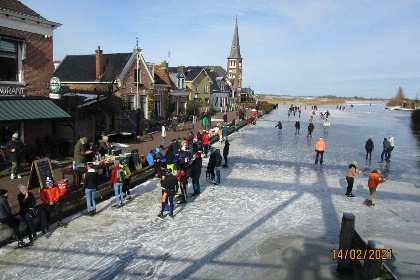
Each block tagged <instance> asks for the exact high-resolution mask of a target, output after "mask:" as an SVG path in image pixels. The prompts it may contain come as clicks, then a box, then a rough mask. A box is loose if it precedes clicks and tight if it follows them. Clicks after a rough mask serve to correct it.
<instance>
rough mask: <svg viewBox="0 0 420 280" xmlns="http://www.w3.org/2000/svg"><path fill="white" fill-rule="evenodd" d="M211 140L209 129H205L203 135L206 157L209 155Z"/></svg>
mask: <svg viewBox="0 0 420 280" xmlns="http://www.w3.org/2000/svg"><path fill="white" fill-rule="evenodd" d="M209 140H210V137H209V135H208V133H207V131H204V135H203V145H204V157H205V158H206V157H207V153H208V151H209Z"/></svg>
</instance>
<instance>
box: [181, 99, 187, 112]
mask: <svg viewBox="0 0 420 280" xmlns="http://www.w3.org/2000/svg"><path fill="white" fill-rule="evenodd" d="M181 113H183V114H186V113H187V98H186V97H181Z"/></svg>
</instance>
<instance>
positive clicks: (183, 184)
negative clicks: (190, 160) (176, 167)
mask: <svg viewBox="0 0 420 280" xmlns="http://www.w3.org/2000/svg"><path fill="white" fill-rule="evenodd" d="M178 182H179V187H180V189H181V198H180V199H179V201H178V203H179V204H182V203H187V197H188V194H187V188H188V179H187V174H186V172H185V170H182V169H181V170H180V171H178Z"/></svg>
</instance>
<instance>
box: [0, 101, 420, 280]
mask: <svg viewBox="0 0 420 280" xmlns="http://www.w3.org/2000/svg"><path fill="white" fill-rule="evenodd" d="M374 105H375V106H367V104H366V105H365V106H354V108H350V104H347V106H346V110H345V111H339V110H336V109H335V106H321V105H320V106H319V110H318V111H317V113H318V112H319V111H320V110H322V111H324V112H325V111H326V110H327V109H328V110H329V111H330V113H331V117H330V120H331V128H330V130H329V133H328V135H324V133H323V128H322V125H321V121H320V119H319V116H316V117H315V130H314V137H313V138H312V139H310V138H309V139H308V138H306V127H307V125H308V119H309V116H310V115H309V114H310V112H311V111H312V110H310V109H309V108H310V106H308V107H309V108H308V109H307V110H303V114H302V118H301V123H302V124H301V131H300V133H301V134H300V135H298V136H295V135H294V132H295V130H294V122H295V120H296V118H295V117H290V118H289V119H288V118H287V106H283V105H279V109H278V110H275V111H273V112H272V113H271V114H270V115H266V116H264V118H263V119H262V120H260V121H258V123H257V125H256V126H249V127H246V128H244V129H242V130H241V131H239V132H237V133H235V134H234V135H232V136H230V140H231V146H230V154H229V168H225V169H222V182H221V184H220V185H218V186H215V185H212V184H210V183H208V182H206V181H205V173H204V170H205V167H206V164H207V159H205V160H204V163H203V172H202V176H201V186H202V194H201V195H200V196H199V197H198V198H195V199H189V202H188V203H187V204H183V205H176V206H175V218H174V220H172V219H169V218H168V217H167V218H166V219H165V221H160V220H156V219H155V217H156V215H157V214H158V213H159V210H160V195H161V189H160V184H159V180H158V179H152V180H149V181H147V182H146V183H144V184H142V185H139V186H136V187H135V188H134V189H133V191H132V193H133V194H134V198H133V199H132V200H130V201H127V203H126V205H125V206H124V207H123V208H121V209H114V208H112V207H111V206H112V204H113V203H114V199H113V198H112V199H109V200H108V201H105V202H103V203H100V204H99V205H98V209H97V212H98V214H97V215H96V216H94V217H89V216H84V215H83V213H80V214H77V215H73V216H71V217H69V218H67V219H66V221H67V222H68V224H69V225H68V228H65V229H64V228H57V229H56V230H54V231H53V233H52V234H51V235H50V236H47V237H45V236H40V237H39V238H38V239H37V240H36V242H35V246H33V247H27V248H24V249H20V250H13V248H14V245H9V246H6V247H3V248H1V249H0V254H1V261H0V271H1V276H0V278H1V279H34V278H36V279H133V278H136V279H258V278H259V279H349V278H340V277H339V276H338V275H337V274H336V272H335V269H336V262H334V261H333V260H332V253H331V249H338V238H339V236H338V234H339V230H340V223H341V217H342V213H343V212H352V213H354V214H355V215H356V229H357V231H358V232H359V233H360V235H361V236H362V237H363V238H364V239H365V240H368V239H372V240H378V241H380V242H382V243H383V244H384V245H385V248H387V249H392V250H393V254H394V260H392V261H387V262H386V263H387V264H388V265H389V267H390V268H391V269H392V270H393V271H394V273H395V274H396V275H397V276H399V278H400V279H416V278H417V277H418V276H419V275H420V271H419V268H420V258H419V255H420V254H419V253H420V216H419V213H420V211H419V210H420V206H419V200H420V189H419V187H420V183H419V182H420V175H419V167H420V165H419V146H418V145H419V144H418V142H417V139H416V137H415V136H414V134H413V133H412V131H411V130H410V118H409V115H408V113H406V112H397V111H388V110H384V109H383V106H381V105H378V104H374ZM278 120H281V121H282V123H283V133H282V135H278V130H277V128H274V126H275V125H276V124H277V122H278ZM389 135H393V136H394V138H395V150H394V151H393V152H392V161H391V163H390V164H389V165H386V164H382V165H381V164H379V163H378V162H379V160H380V153H381V151H382V140H383V138H384V137H388V136H389ZM320 136H322V137H324V139H325V142H326V151H325V155H324V164H323V165H322V166H320V165H315V164H314V156H315V152H314V147H315V142H316V140H317V138H318V137H320ZM369 136H372V137H373V140H374V144H375V150H374V152H373V155H372V157H373V159H372V162H371V163H369V162H366V161H365V150H364V144H365V141H366V140H367V139H368V137H369ZM216 147H218V148H221V149H222V144H216ZM353 160H356V161H357V162H358V168H359V169H360V170H362V171H363V173H362V174H360V175H358V176H357V177H356V179H355V183H354V189H353V193H354V195H355V197H354V198H351V199H349V198H347V197H346V196H344V193H345V188H346V181H345V176H346V171H347V166H348V165H349V164H350V163H351V161H353ZM377 167H382V170H383V174H382V177H384V178H385V179H387V181H386V182H385V183H384V184H382V185H380V186H379V188H378V192H377V196H376V198H375V199H374V203H376V206H375V207H366V206H364V205H363V201H364V200H365V199H366V198H367V196H368V189H367V178H368V175H369V172H370V171H371V170H373V169H374V168H377ZM189 190H190V192H192V186H191V183H190V186H189ZM417 279H418V278H417Z"/></svg>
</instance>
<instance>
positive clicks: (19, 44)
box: [0, 36, 26, 84]
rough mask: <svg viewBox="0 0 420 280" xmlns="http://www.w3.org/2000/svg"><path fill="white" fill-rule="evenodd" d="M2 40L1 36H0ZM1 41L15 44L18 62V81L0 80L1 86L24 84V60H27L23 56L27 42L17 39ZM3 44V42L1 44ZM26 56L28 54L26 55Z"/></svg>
mask: <svg viewBox="0 0 420 280" xmlns="http://www.w3.org/2000/svg"><path fill="white" fill-rule="evenodd" d="M0 38H1V36H0ZM1 40H2V41H3V40H4V41H9V42H12V43H13V44H16V60H17V67H16V81H3V80H0V84H22V83H24V79H23V63H22V60H24V59H25V57H23V54H24V52H25V51H26V50H24V49H25V47H26V42H25V41H24V40H17V39H13V38H8V37H6V38H4V37H3V38H1ZM0 44H1V42H0ZM25 55H26V54H25Z"/></svg>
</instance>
